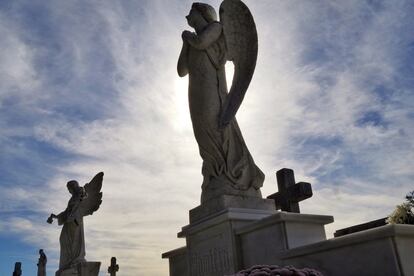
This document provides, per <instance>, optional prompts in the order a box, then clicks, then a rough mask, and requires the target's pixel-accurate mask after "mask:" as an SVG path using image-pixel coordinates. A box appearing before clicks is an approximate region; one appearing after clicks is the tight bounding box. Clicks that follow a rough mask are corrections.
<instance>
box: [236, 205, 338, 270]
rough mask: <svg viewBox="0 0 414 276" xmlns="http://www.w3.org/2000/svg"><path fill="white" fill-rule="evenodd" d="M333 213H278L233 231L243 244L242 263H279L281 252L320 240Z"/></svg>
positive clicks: (247, 264)
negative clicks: (327, 214) (321, 214)
mask: <svg viewBox="0 0 414 276" xmlns="http://www.w3.org/2000/svg"><path fill="white" fill-rule="evenodd" d="M331 222H333V217H332V216H320V215H308V214H297V213H288V212H278V213H276V214H274V215H272V216H268V217H266V218H263V219H261V220H258V221H256V222H252V223H250V224H248V225H246V226H244V227H241V228H239V229H238V230H236V232H235V233H236V234H237V236H238V238H239V240H240V242H241V244H242V249H243V252H242V255H243V264H244V266H246V267H249V266H253V265H256V264H269V265H271V264H275V263H278V254H279V253H280V252H283V251H286V250H289V249H291V248H295V247H298V246H303V245H307V244H312V243H315V242H319V241H323V240H325V239H326V234H325V227H324V225H325V224H328V223H331Z"/></svg>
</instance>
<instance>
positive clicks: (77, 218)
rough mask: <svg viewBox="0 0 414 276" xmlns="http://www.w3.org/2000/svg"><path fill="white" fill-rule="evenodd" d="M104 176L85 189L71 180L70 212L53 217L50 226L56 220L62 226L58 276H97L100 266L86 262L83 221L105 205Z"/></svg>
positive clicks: (69, 188)
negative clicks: (103, 201)
mask: <svg viewBox="0 0 414 276" xmlns="http://www.w3.org/2000/svg"><path fill="white" fill-rule="evenodd" d="M103 175H104V174H103V172H100V173H98V174H97V175H96V176H95V177H94V178H93V179H92V180H91V181H90V182H89V183H87V184H85V186H84V187H81V186H79V184H78V182H77V181H75V180H71V181H69V182H68V183H67V185H66V186H67V189H68V191H69V193H70V194H71V195H72V196H71V198H70V200H69V202H68V206H67V208H66V209H65V210H64V211H63V212H61V213H60V214H58V215H55V214H51V215H50V217H49V218H48V220H47V222H48V223H52V222H53V219H57V220H58V224H59V225H63V227H62V232H61V234H60V238H59V242H60V260H59V270H58V271H57V272H56V276H67V275H68V276H69V275H71V276H72V275H73V276H74V275H76V276H97V275H98V273H99V267H100V264H101V263H100V262H87V261H86V259H85V235H84V230H83V217H84V216H87V215H92V214H93V213H94V212H95V211H96V210H98V209H99V206H100V205H101V203H102V192H101V188H102V181H103Z"/></svg>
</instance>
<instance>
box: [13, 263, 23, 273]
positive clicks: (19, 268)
mask: <svg viewBox="0 0 414 276" xmlns="http://www.w3.org/2000/svg"><path fill="white" fill-rule="evenodd" d="M13 276H22V263H21V262H16V263H15V264H14V271H13Z"/></svg>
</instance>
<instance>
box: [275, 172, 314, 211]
mask: <svg viewBox="0 0 414 276" xmlns="http://www.w3.org/2000/svg"><path fill="white" fill-rule="evenodd" d="M276 178H277V186H278V188H279V192H277V193H275V194H272V195H270V196H268V197H267V198H270V199H273V200H274V201H275V205H276V210H278V209H281V210H282V211H286V212H292V213H300V209H299V201H302V200H305V199H307V198H310V197H312V186H311V184H310V183H307V182H299V183H295V176H294V174H293V170H291V169H286V168H284V169H281V170H279V171H277V172H276Z"/></svg>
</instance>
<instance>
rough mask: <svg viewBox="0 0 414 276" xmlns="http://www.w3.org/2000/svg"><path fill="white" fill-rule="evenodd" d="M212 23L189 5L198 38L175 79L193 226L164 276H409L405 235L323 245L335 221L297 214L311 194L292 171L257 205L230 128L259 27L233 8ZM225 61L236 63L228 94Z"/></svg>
mask: <svg viewBox="0 0 414 276" xmlns="http://www.w3.org/2000/svg"><path fill="white" fill-rule="evenodd" d="M219 14H220V21H218V18H217V15H216V12H215V10H214V8H213V7H211V6H210V5H207V4H203V3H194V4H193V5H192V7H191V10H190V13H189V14H188V15H187V16H186V18H187V22H188V25H189V26H190V27H192V28H194V30H195V32H191V31H183V33H182V36H181V37H182V41H183V45H182V49H181V53H180V56H179V59H178V65H177V70H178V75H179V76H181V77H183V76H185V75H189V78H188V79H189V89H188V94H189V95H188V98H189V105H190V115H191V121H192V125H193V131H194V135H195V138H196V141H197V144H198V147H199V152H200V155H201V158H202V160H203V163H202V169H201V172H202V175H203V183H202V185H201V188H202V191H201V204H200V205H199V206H197V207H195V208H193V209H192V210H190V212H189V221H190V223H189V224H188V225H186V226H184V227H182V229H181V231H180V232H179V233H178V235H177V236H178V237H179V238H185V246H183V247H180V248H177V249H175V250H171V251H169V252H166V253H164V254H162V258H166V259H169V268H170V276H222V275H232V274H235V273H237V271H241V270H243V269H247V268H249V267H255V265H263V264H264V265H267V266H269V265H277V266H291V265H293V266H295V267H296V268H298V269H302V268H305V267H312V268H314V269H316V270H318V271H321V272H322V273H323V274H324V275H335V276H342V275H343V276H352V275H377V276H378V275H384V276H385V275H414V264H413V262H411V261H410V258H411V256H412V255H413V253H414V252H413V250H412V249H410V248H414V232H413V229H412V228H409V227H412V226H406V227H400V226H397V225H393V226H383V227H379V228H377V229H375V230H373V229H371V230H367V231H361V232H358V233H354V234H349V235H346V236H343V237H339V238H336V239H332V240H326V234H325V224H328V223H331V222H333V217H332V216H324V215H313V214H301V213H300V209H299V202H300V201H301V200H304V199H307V198H309V197H311V196H312V187H311V185H310V184H309V183H305V182H300V183H295V179H294V174H293V171H292V170H290V169H282V170H280V171H278V172H277V181H278V187H279V191H278V193H275V194H273V195H270V196H268V198H266V199H264V198H262V195H261V191H260V188H261V187H262V185H263V181H264V175H263V173H262V172H261V170H260V169H259V168H258V167H257V166H256V164H255V162H254V161H253V158H252V156H251V155H250V153H249V151H248V149H247V146H246V144H245V142H244V139H243V136H242V134H241V131H240V129H239V126H238V124H237V121H236V118H235V115H236V112H237V110H238V108H239V106H240V105H241V103H242V101H243V98H244V95H245V93H246V91H247V89H248V86H249V84H250V81H251V79H252V76H253V73H254V69H255V66H256V58H257V48H258V47H257V45H258V42H257V32H256V27H255V23H254V19H253V16H252V15H251V13H250V11H249V9H248V8H247V6H246V5H245V4H244V3H243V2H242V1H240V0H224V1H223V2H222V3H221V5H220V12H219ZM226 61H232V62H233V63H234V77H233V80H232V84H231V87H230V90H229V91H227V84H226V78H225V68H224V65H225V63H226ZM277 209H281V210H282V211H277ZM410 231H411V232H410ZM364 232H365V233H364ZM373 254H374V255H375V256H376V257H377V258H376V259H374V258H372V256H373ZM378 260H381V261H378ZM384 260H387V261H384ZM366 266H368V267H369V269H368V270H367V269H366ZM366 271H368V273H365V272H366ZM250 272H253V273H256V272H255V271H247V272H246V273H250ZM249 275H250V274H249ZM257 275H268V274H260V273H259V274H257ZM272 275H273V274H272ZM275 275H276V274H275ZM287 275H289V274H287Z"/></svg>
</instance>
